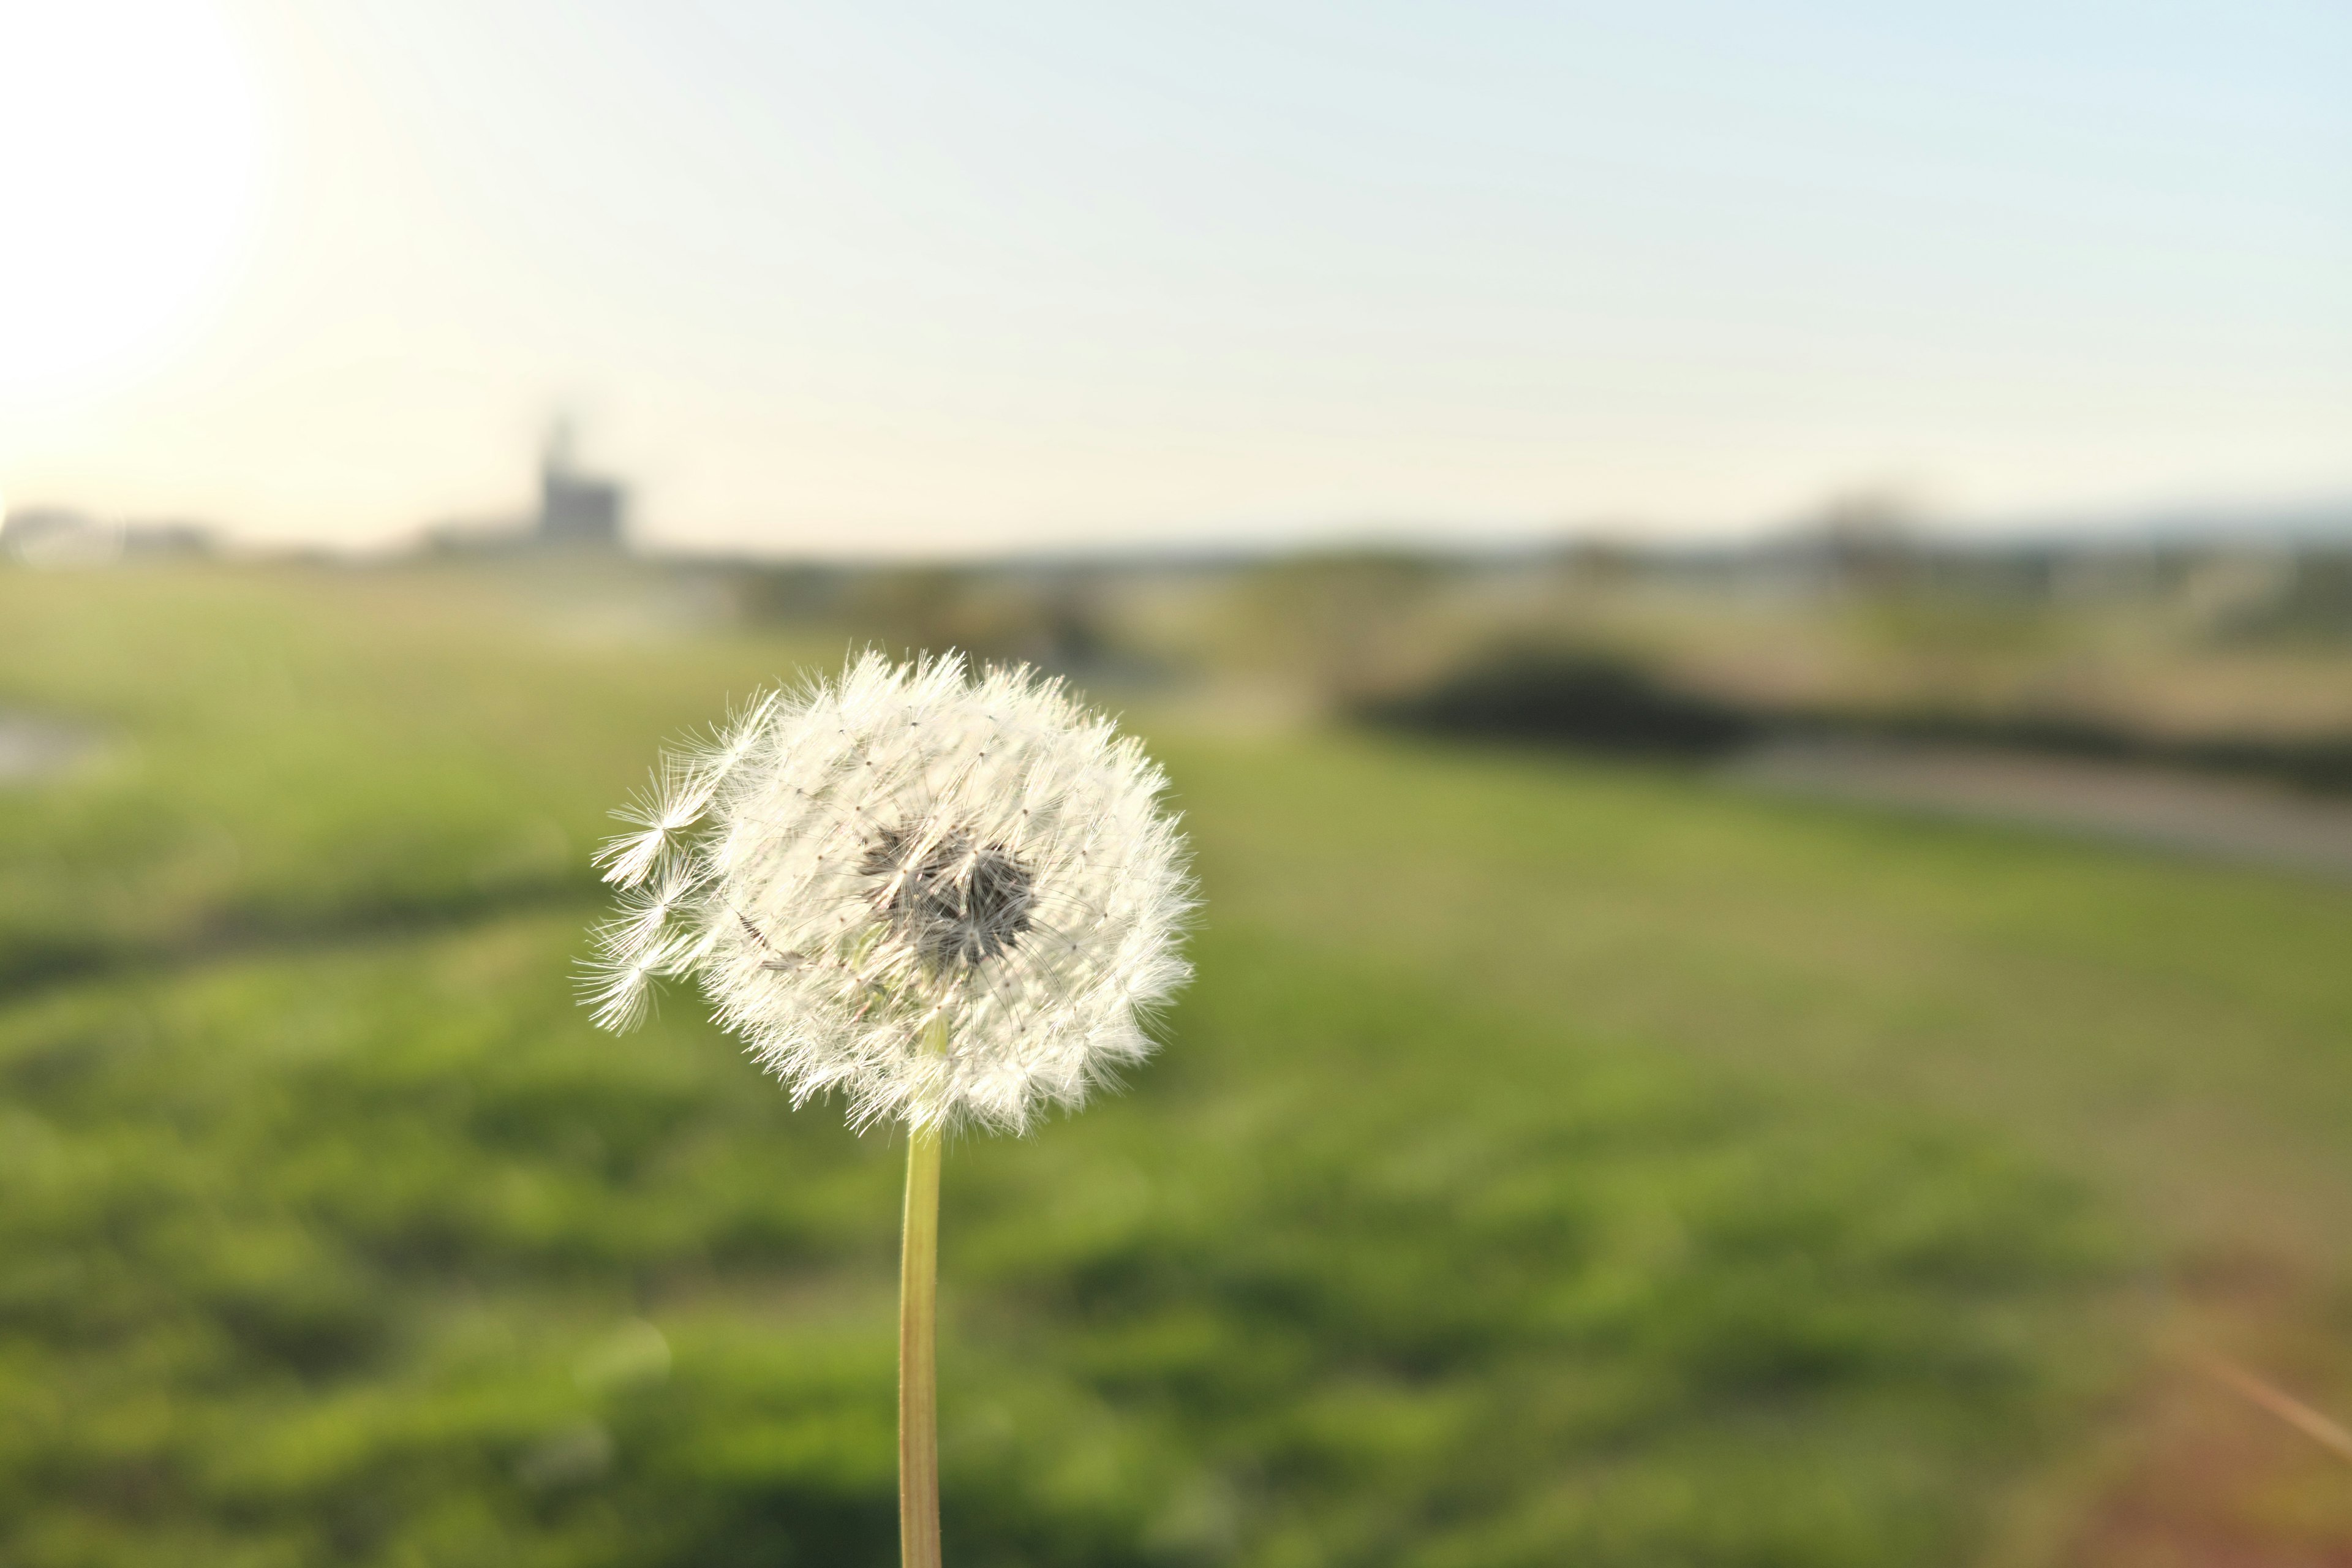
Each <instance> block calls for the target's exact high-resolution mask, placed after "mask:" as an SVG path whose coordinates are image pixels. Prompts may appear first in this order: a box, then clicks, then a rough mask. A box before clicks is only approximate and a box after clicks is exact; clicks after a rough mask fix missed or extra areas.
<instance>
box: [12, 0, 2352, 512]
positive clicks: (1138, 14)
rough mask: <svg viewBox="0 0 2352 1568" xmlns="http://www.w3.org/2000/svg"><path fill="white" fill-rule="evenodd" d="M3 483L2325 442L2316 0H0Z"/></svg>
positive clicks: (1373, 477) (1455, 507)
mask: <svg viewBox="0 0 2352 1568" xmlns="http://www.w3.org/2000/svg"><path fill="white" fill-rule="evenodd" d="M0 58H8V59H10V60H11V61H12V62H13V63H12V67H11V69H10V71H9V72H8V83H7V88H6V89H5V91H0V494H5V497H6V498H7V500H8V502H9V503H10V504H15V505H27V504H37V503H43V502H64V503H72V504H79V505H80V506H83V507H86V508H89V509H91V510H97V511H99V512H101V513H104V514H107V515H115V516H131V517H145V518H163V517H171V518H197V519H203V520H208V521H214V522H215V523H217V524H219V525H222V526H223V527H225V528H226V529H227V530H229V531H232V532H234V533H236V534H237V535H240V536H242V537H246V538H249V539H255V540H266V541H296V540H299V541H305V542H319V543H326V544H330V545H343V546H353V547H360V546H370V545H376V544H381V543H383V542H387V541H391V540H394V539H396V538H398V537H400V536H402V535H403V534H404V533H406V532H410V531H414V530H415V529H416V528H418V527H419V526H421V525H424V524H425V523H428V522H432V521H436V520H445V519H450V518H461V517H462V518H481V517H488V516H496V515H500V514H508V513H515V512H519V511H520V510H522V509H523V508H524V507H525V506H526V505H527V504H528V498H529V494H530V486H531V485H532V483H533V473H532V469H533V464H534V460H535V459H534V452H535V448H536V446H537V444H538V442H539V440H540V438H541V434H542V432H543V430H544V429H545V427H546V426H547V425H548V422H549V421H550V420H551V417H552V416H554V415H555V414H556V413H558V412H559V411H568V412H569V413H571V414H572V416H574V417H575V418H576V419H577V421H578V425H579V427H580V431H581V434H582V437H583V449H584V451H585V452H586V454H587V455H588V456H589V457H590V458H592V459H593V461H594V463H595V464H596V465H597V466H600V467H603V468H608V469H611V470H613V471H614V472H617V473H620V474H622V475H625V477H626V478H628V479H630V480H631V481H632V483H633V484H634V486H635V521H636V526H637V528H638V531H639V532H640V535H641V537H643V538H645V539H646V540H648V541H651V542H657V543H660V544H665V545H670V546H677V547H694V548H720V549H747V550H752V551H759V552H775V553H810V552H814V553H820V554H824V553H841V554H871V553H877V552H882V553H890V552H904V553H933V552H950V553H974V552H993V551H999V550H1005V549H1018V548H1033V547H1045V548H1063V547H1068V546H1072V545H1108V546H1113V547H1118V546H1138V545H1167V544H1185V543H1213V544H1230V543H1237V542H1240V543H1246V542H1286V541H1291V540H1296V539H1301V538H1314V537H1331V536H1341V535H1358V536H1397V537H1406V536H1410V537H1418V538H1433V539H1445V538H1455V539H1460V540H1464V541H1469V540H1473V539H1489V538H1501V537H1515V536H1521V535H1526V534H1529V533H1538V532H1545V531H1557V530H1561V529H1567V528H1601V529H1605V530H1608V531H1612V532H1617V533H1621V534H1623V533H1643V532H1653V533H1659V534H1683V535H1689V534H1707V533H1721V532H1726V531H1742V530H1748V529H1754V528H1759V527H1767V526H1776V525H1778V524H1779V523H1780V522H1782V521H1786V520H1788V519H1790V518H1791V517H1794V516H1798V515H1801V514H1802V513H1803V512H1804V511H1805V510H1807V509H1808V508H1812V507H1816V506H1819V505H1820V504H1822V502H1823V501H1824V500H1827V499H1829V498H1832V497H1835V496H1837V495H1839V494H1841V493H1847V492H1852V491H1854V490H1857V489H1869V490H1884V491H1891V492H1893V493H1895V494H1898V495H1900V496H1902V497H1904V498H1906V499H1907V500H1908V501H1909V502H1910V503H1911V504H1912V505H1914V506H1916V508H1918V509H1919V510H1922V511H1923V512H1925V513H1927V514H1928V515H1931V516H1937V517H1943V518H1948V519H1953V520H1958V521H1959V523H1960V524H1961V525H1964V526H1965V525H1967V524H1969V522H1970V521H1971V520H1974V521H1983V522H1985V523H1986V524H1987V525H1990V524H1992V523H1994V522H1997V521H2000V520H2004V519H2013V518H2017V517H2020V516H2033V517H2046V516H2053V515H2064V514H2070V513H2078V514H2084V515H2089V514H2095V513H2100V512H2108V511H2115V510H2131V509H2137V508H2144V507H2168V506H2178V505H2185V504H2211V503H2221V504H2234V503H2246V504H2263V503H2296V502H2304V501H2308V500H2324V499H2332V498H2340V497H2344V496H2347V495H2352V91H2347V90H2346V89H2345V85H2344V84H2345V83H2346V82H2347V81H2352V7H2347V6H2345V5H2341V4H2340V3H2336V0H2326V3H2318V0H2315V3H2311V4H2297V3H2289V0H2276V3H2274V0H2236V3H2230V4H2221V3H2212V4H2194V5H2191V4H2172V3H2167V0H2137V3H2133V4H2097V5H2092V4H2075V3H2073V0H2035V3H2031V4H2028V3H2021V0H1987V3H1984V4H1978V5H1967V6H1954V5H1916V4H1915V5H1886V4H1884V3H1879V4H1864V3H1861V0H1791V3H1788V4H1780V5H1736V4H1731V3H1728V0H1654V3H1650V4H1644V5H1623V4H1612V5H1575V4H1549V5H1534V4H1504V3H1490V0H1455V3H1452V4H1444V5H1439V4H1434V3H1428V4H1418V5H1399V4H1391V3H1387V0H1359V3H1356V4H1350V5H1327V4H1317V3H1307V0H1251V3H1249V4H1238V3H1235V4H1228V3H1225V0H1185V3H1184V4H1181V5H1179V4H1160V3H1157V0H1122V3H1121V4H1119V5H1099V4H1082V3H1079V0H993V3H992V4H988V5H974V4H961V5H950V4H938V3H932V0H803V3H800V4H784V3H779V0H727V3H723V4H722V3H711V0H663V3H661V4H658V5H656V4H651V3H641V4H618V3H614V0H76V4H75V5H70V6H59V5H48V4H45V3H42V0H0Z"/></svg>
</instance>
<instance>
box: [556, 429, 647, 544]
mask: <svg viewBox="0 0 2352 1568" xmlns="http://www.w3.org/2000/svg"><path fill="white" fill-rule="evenodd" d="M572 447H573V437H572V422H571V421H570V420H569V419H558V420H557V421H556V422H555V426H554V428H552V429H551V430H550V431H549V432H548V437H547V447H546V448H545V450H544V451H543V452H542V454H541V458H540V464H539V526H538V528H537V530H536V531H535V532H534V534H533V538H534V540H535V541H536V542H538V543H539V544H541V545H543V546H546V547H548V548H551V549H562V550H612V551H618V550H621V549H624V548H625V543H624V541H623V540H622V537H621V528H622V523H623V521H624V515H625V512H626V511H627V510H628V500H629V492H628V489H627V487H625V486H624V485H622V484H621V483H620V482H619V481H618V480H615V479H600V478H598V477H597V476H595V475H593V474H589V473H585V472H583V471H582V469H581V468H579V466H578V464H577V463H576V461H575V460H574V458H573V455H572Z"/></svg>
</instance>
